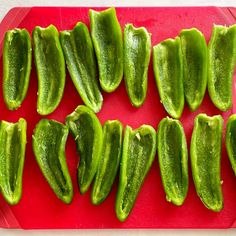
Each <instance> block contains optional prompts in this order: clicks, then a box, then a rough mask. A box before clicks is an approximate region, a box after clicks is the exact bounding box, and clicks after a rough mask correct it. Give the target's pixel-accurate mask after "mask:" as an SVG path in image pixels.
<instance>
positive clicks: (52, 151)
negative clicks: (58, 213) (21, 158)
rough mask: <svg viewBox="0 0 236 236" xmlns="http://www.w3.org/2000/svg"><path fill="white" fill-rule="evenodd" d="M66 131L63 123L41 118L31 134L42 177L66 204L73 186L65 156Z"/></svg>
mask: <svg viewBox="0 0 236 236" xmlns="http://www.w3.org/2000/svg"><path fill="white" fill-rule="evenodd" d="M68 133H69V130H68V128H67V127H66V126H65V125H63V124H61V123H59V122H57V121H54V120H48V119H42V120H40V121H39V122H38V124H37V125H36V127H35V130H34V134H33V136H32V138H33V151H34V155H35V158H36V161H37V163H38V165H39V167H40V169H41V171H42V173H43V175H44V177H45V178H46V180H47V182H48V183H49V185H50V186H51V188H52V189H53V191H54V193H55V194H56V195H57V197H58V198H59V199H61V200H62V201H63V202H65V203H67V204H68V203H70V202H71V200H72V197H73V186H72V182H71V178H70V174H69V171H68V167H67V164H66V157H65V145H66V140H67V136H68Z"/></svg>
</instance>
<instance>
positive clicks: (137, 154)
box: [116, 125, 156, 221]
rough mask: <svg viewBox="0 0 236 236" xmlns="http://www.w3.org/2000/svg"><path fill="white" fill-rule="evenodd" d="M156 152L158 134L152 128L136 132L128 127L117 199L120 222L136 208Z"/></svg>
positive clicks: (142, 127) (147, 126) (143, 128)
mask: <svg viewBox="0 0 236 236" xmlns="http://www.w3.org/2000/svg"><path fill="white" fill-rule="evenodd" d="M155 150H156V132H155V130H154V129H153V128H152V127H151V126H149V125H142V126H140V127H139V128H138V129H136V130H132V128H131V127H129V126H127V127H126V130H125V137H124V142H123V151H122V158H121V163H120V180H119V186H118V192H117V198H116V215H117V217H118V219H119V220H120V221H124V220H125V219H126V218H127V217H128V215H129V213H130V212H131V210H132V208H133V206H134V203H135V200H136V198H137V195H138V193H139V191H140V189H141V186H142V183H143V181H144V179H145V177H146V175H147V173H148V171H149V169H150V167H151V165H152V162H153V160H154V157H155Z"/></svg>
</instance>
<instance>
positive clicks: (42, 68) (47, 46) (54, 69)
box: [33, 25, 66, 115]
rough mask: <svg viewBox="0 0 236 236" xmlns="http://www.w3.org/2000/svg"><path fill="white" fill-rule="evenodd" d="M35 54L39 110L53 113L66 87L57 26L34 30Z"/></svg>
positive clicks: (44, 112)
mask: <svg viewBox="0 0 236 236" xmlns="http://www.w3.org/2000/svg"><path fill="white" fill-rule="evenodd" d="M33 43H34V56H35V65H36V71H37V76H38V102H37V111H38V113H39V114H40V115H48V114H50V113H52V112H53V111H54V110H55V109H56V108H57V106H58V105H59V103H60V101H61V99H62V96H63V93H64V87H65V81H66V72H65V60H64V56H63V51H62V48H61V44H60V40H59V33H58V31H57V29H56V27H55V26H53V25H50V26H48V27H47V28H41V27H39V26H36V27H35V28H34V30H33Z"/></svg>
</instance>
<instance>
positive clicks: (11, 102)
mask: <svg viewBox="0 0 236 236" xmlns="http://www.w3.org/2000/svg"><path fill="white" fill-rule="evenodd" d="M31 60H32V48H31V41H30V35H29V33H28V31H27V30H26V29H13V30H9V31H7V32H6V34H5V38H4V47H3V98H4V101H5V103H6V105H7V107H8V109H10V110H15V109H17V108H18V107H19V106H20V105H21V104H22V102H23V101H24V99H25V96H26V93H27V91H28V87H29V79H30V71H31Z"/></svg>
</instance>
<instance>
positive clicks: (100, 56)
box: [89, 7, 123, 93]
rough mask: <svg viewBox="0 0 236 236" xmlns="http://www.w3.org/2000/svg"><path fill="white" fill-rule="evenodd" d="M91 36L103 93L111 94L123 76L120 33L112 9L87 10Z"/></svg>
mask: <svg viewBox="0 0 236 236" xmlns="http://www.w3.org/2000/svg"><path fill="white" fill-rule="evenodd" d="M89 17H90V27H91V36H92V40H93V45H94V49H95V53H96V56H97V62H98V69H99V80H100V84H101V87H102V89H103V90H104V91H106V92H108V93H110V92H113V91H114V90H115V89H116V88H117V87H118V86H119V84H120V82H121V79H122V76H123V40H122V31H121V27H120V24H119V22H118V19H117V17H116V10H115V8H114V7H111V8H109V9H106V10H104V11H101V12H97V11H94V10H89Z"/></svg>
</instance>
